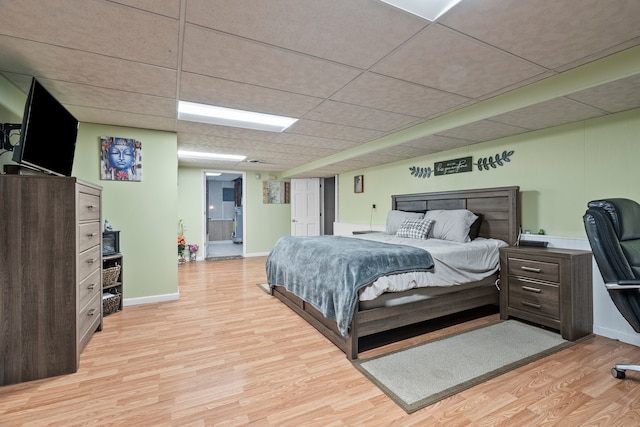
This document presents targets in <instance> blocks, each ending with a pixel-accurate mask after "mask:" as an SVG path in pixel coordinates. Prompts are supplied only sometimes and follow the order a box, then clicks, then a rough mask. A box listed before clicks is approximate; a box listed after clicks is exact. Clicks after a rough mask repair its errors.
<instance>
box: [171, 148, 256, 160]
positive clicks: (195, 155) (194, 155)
mask: <svg viewBox="0 0 640 427" xmlns="http://www.w3.org/2000/svg"><path fill="white" fill-rule="evenodd" d="M178 157H180V158H182V159H207V160H229V161H232V162H241V161H243V160H244V159H245V158H246V157H247V156H238V155H235V154H217V153H203V152H200V151H185V150H178Z"/></svg>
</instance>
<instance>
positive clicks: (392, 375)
mask: <svg viewBox="0 0 640 427" xmlns="http://www.w3.org/2000/svg"><path fill="white" fill-rule="evenodd" d="M574 344H576V342H575V341H574V342H570V341H566V340H564V339H563V338H562V337H561V336H560V335H559V334H558V333H555V332H553V331H549V330H545V329H541V328H538V327H536V326H532V325H529V324H525V323H522V322H519V321H517V320H507V321H503V322H499V323H496V324H493V325H489V326H483V327H480V328H477V329H473V330H470V331H466V332H461V333H459V334H455V335H449V336H446V337H443V338H440V339H437V340H433V341H429V342H427V343H423V344H418V345H416V346H413V347H410V348H407V349H403V350H398V351H395V352H393V353H389V354H385V355H382V356H378V357H373V358H370V359H365V360H355V361H354V362H353V364H354V366H355V367H356V368H357V369H358V370H360V371H361V372H362V373H363V374H364V375H365V376H366V377H367V378H369V380H371V381H372V382H373V383H374V384H375V385H377V386H378V387H379V388H380V389H381V390H382V391H384V392H385V394H387V396H389V397H390V398H391V399H392V400H393V401H394V402H396V403H397V404H398V405H400V406H401V407H402V409H404V410H405V411H406V412H407V413H411V412H414V411H417V410H418V409H421V408H424V407H425V406H428V405H431V404H433V403H435V402H437V401H439V400H442V399H444V398H446V397H449V396H452V395H454V394H456V393H459V392H461V391H463V390H466V389H468V388H471V387H473V386H475V385H477V384H480V383H483V382H485V381H488V380H490V379H491V378H495V377H497V376H499V375H501V374H503V373H506V372H508V371H511V370H513V369H515V368H518V367H520V366H524V365H526V364H528V363H531V362H533V361H535V360H538V359H541V358H543V357H546V356H548V355H550V354H553V353H555V352H558V351H560V350H563V349H565V348H567V347H570V346H572V345H574Z"/></svg>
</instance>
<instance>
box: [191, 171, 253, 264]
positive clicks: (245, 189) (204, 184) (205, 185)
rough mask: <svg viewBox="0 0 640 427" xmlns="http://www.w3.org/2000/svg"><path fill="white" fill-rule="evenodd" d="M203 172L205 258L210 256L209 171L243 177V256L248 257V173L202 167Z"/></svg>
mask: <svg viewBox="0 0 640 427" xmlns="http://www.w3.org/2000/svg"><path fill="white" fill-rule="evenodd" d="M201 173H202V191H201V192H200V196H201V205H200V206H201V209H200V212H202V237H201V238H202V242H203V247H204V248H205V250H204V254H205V255H204V258H205V259H207V257H208V256H209V254H208V252H209V247H208V246H209V244H208V243H209V236H208V235H207V222H208V220H209V217H208V215H207V210H208V208H209V207H208V206H207V173H221V174H232V175H240V176H241V177H242V198H241V201H240V202H241V203H242V257H243V258H246V257H247V245H246V240H247V227H246V225H247V203H246V195H247V173H246V172H245V171H231V170H224V169H212V168H209V169H202V170H201Z"/></svg>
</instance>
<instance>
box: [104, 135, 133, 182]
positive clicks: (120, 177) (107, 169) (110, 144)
mask: <svg viewBox="0 0 640 427" xmlns="http://www.w3.org/2000/svg"><path fill="white" fill-rule="evenodd" d="M100 179H102V180H107V181H142V142H140V141H137V140H135V139H133V138H120V137H114V136H101V137H100Z"/></svg>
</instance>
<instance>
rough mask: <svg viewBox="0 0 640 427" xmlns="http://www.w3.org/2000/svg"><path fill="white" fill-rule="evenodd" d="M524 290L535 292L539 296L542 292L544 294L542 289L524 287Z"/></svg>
mask: <svg viewBox="0 0 640 427" xmlns="http://www.w3.org/2000/svg"><path fill="white" fill-rule="evenodd" d="M522 290H523V291H527V292H535V293H536V294H539V293H540V292H542V289H538V288H532V287H531V286H523V287H522Z"/></svg>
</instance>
